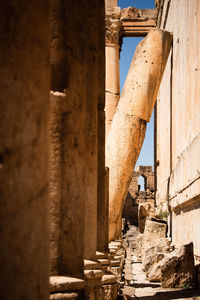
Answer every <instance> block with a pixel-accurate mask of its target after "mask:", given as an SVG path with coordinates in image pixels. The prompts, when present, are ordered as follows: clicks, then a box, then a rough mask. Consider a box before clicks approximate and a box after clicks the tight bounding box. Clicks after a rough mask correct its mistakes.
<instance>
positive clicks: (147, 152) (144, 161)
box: [118, 0, 155, 184]
mask: <svg viewBox="0 0 200 300" xmlns="http://www.w3.org/2000/svg"><path fill="white" fill-rule="evenodd" d="M118 6H120V7H121V8H124V7H129V6H133V7H137V8H155V4H154V0H119V1H118ZM141 40H142V38H123V44H122V51H121V53H120V86H121V91H122V89H123V85H124V81H125V79H126V76H127V73H128V70H129V66H130V64H131V60H132V57H133V54H134V52H135V48H136V47H137V45H138V43H139V42H140V41H141ZM153 129H154V116H153V115H152V117H151V121H150V122H149V123H148V124H147V131H146V136H145V140H144V143H143V146H142V150H141V153H140V156H139V158H138V161H137V164H136V167H137V166H138V165H143V166H145V165H146V166H153V159H154V158H153V156H154V154H153V148H154V147H153ZM140 184H141V182H140Z"/></svg>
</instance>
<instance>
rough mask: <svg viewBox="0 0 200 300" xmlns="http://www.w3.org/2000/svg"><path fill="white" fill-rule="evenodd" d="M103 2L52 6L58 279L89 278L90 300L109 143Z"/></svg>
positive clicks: (54, 261)
mask: <svg viewBox="0 0 200 300" xmlns="http://www.w3.org/2000/svg"><path fill="white" fill-rule="evenodd" d="M100 2H101V1H98V0H92V1H88V2H87V3H85V5H84V6H82V1H79V0H78V1H76V3H75V2H74V1H72V0H70V1H58V0H52V7H51V51H52V53H51V62H52V64H51V65H52V92H51V101H52V102H51V107H52V109H51V126H50V127H51V129H50V137H51V156H50V160H51V163H50V166H51V182H50V187H51V190H50V191H51V211H50V223H51V241H50V242H51V249H50V250H51V274H52V275H64V276H65V277H67V276H70V277H76V278H85V279H86V295H87V296H88V295H90V292H91V290H92V287H93V286H94V285H95V284H96V283H97V284H99V285H100V283H101V276H102V271H101V270H99V268H100V265H99V264H98V263H97V262H95V261H94V260H96V250H97V191H98V186H97V179H98V178H97V176H98V155H100V153H99V154H98V138H99V141H100V140H101V139H103V137H102V133H99V132H98V122H100V123H101V122H102V118H103V116H102V110H103V103H104V99H102V95H103V93H104V89H103V85H101V83H102V80H103V79H102V77H104V65H103V67H102V66H101V69H100V70H99V69H98V67H99V68H100V56H101V57H103V58H104V48H103V46H104V34H102V33H101V34H100V36H99V31H100V29H99V27H98V26H99V22H100V21H101V24H103V21H104V5H103V3H100ZM101 30H103V29H101ZM99 47H101V53H100V55H99V54H98V49H99ZM101 71H102V73H101ZM99 72H100V73H99ZM103 98H104V97H103ZM98 109H99V111H98ZM98 133H99V135H100V136H98ZM103 150H104V146H103V149H101V152H102V151H103ZM101 159H102V161H104V157H103V158H101ZM104 165H105V164H104V162H103V166H102V167H103V169H104ZM100 174H101V172H99V176H101V175H100ZM103 175H104V174H103ZM103 182H104V179H103ZM51 282H52V284H53V281H52V280H51ZM78 282H79V281H77V284H78ZM55 285H56V280H55ZM92 294H94V291H92Z"/></svg>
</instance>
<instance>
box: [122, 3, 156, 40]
mask: <svg viewBox="0 0 200 300" xmlns="http://www.w3.org/2000/svg"><path fill="white" fill-rule="evenodd" d="M120 20H121V22H122V28H121V35H122V36H124V37H136V36H146V35H147V33H148V32H149V30H151V29H152V28H154V27H156V20H157V9H137V8H135V7H127V8H124V9H122V10H121V18H120Z"/></svg>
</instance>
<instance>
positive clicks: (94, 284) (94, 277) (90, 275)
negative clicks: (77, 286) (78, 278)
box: [84, 259, 105, 300]
mask: <svg viewBox="0 0 200 300" xmlns="http://www.w3.org/2000/svg"><path fill="white" fill-rule="evenodd" d="M84 274H85V281H86V287H85V299H88V300H104V299H105V298H104V291H103V288H102V284H101V280H102V276H103V271H102V269H101V264H100V263H99V262H98V261H93V260H86V259H85V260H84Z"/></svg>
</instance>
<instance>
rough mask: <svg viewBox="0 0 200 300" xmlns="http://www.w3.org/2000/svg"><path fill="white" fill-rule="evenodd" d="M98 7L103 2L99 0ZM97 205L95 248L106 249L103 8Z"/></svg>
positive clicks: (102, 18)
mask: <svg viewBox="0 0 200 300" xmlns="http://www.w3.org/2000/svg"><path fill="white" fill-rule="evenodd" d="M99 5H100V7H102V5H103V2H102V1H99ZM98 11H99V12H100V13H99V22H98V62H97V79H98V85H97V91H98V182H97V188H98V195H97V200H98V205H97V250H98V251H102V252H104V253H105V252H107V251H108V226H107V225H108V222H107V220H108V201H107V200H108V199H107V194H106V191H105V187H106V175H105V43H102V40H105V9H104V10H103V11H102V9H99V10H98Z"/></svg>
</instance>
